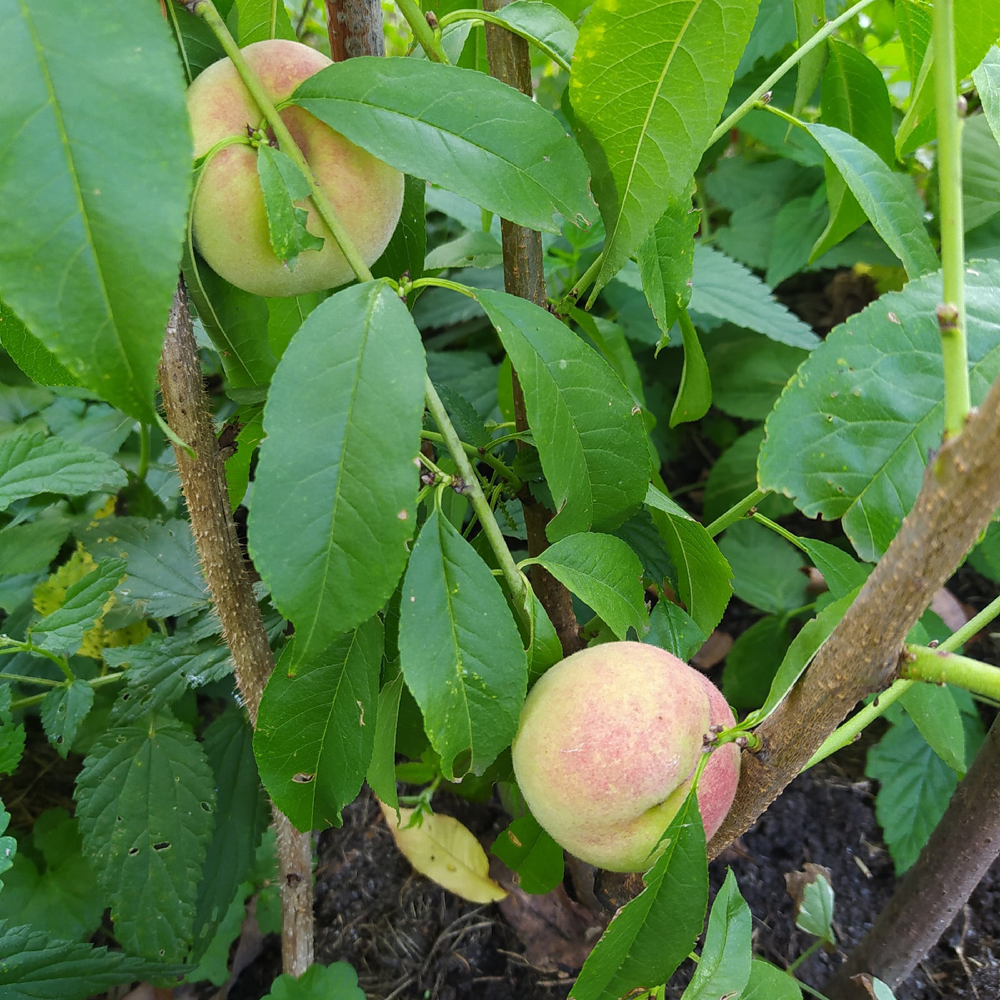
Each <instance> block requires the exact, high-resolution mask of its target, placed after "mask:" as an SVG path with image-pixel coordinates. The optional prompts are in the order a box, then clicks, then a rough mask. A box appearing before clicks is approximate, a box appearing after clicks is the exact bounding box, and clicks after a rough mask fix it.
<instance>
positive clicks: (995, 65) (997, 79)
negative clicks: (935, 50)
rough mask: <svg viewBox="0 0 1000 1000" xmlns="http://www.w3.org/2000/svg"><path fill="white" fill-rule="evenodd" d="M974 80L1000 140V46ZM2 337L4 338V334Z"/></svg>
mask: <svg viewBox="0 0 1000 1000" xmlns="http://www.w3.org/2000/svg"><path fill="white" fill-rule="evenodd" d="M972 82H973V83H974V84H975V85H976V92H977V93H978V94H979V100H980V101H981V102H982V105H983V114H984V115H985V116H986V120H987V121H988V122H989V123H990V128H991V129H992V131H993V135H994V137H995V138H996V140H997V142H1000V48H998V47H997V46H996V45H993V46H991V48H990V50H989V52H987V53H986V57H985V58H984V59H983V61H982V62H981V63H980V64H979V66H978V67H977V68H976V69H975V70H974V71H973V73H972ZM0 334H2V330H0ZM0 339H3V338H2V336H0ZM36 381H37V379H36Z"/></svg>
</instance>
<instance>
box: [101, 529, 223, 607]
mask: <svg viewBox="0 0 1000 1000" xmlns="http://www.w3.org/2000/svg"><path fill="white" fill-rule="evenodd" d="M82 540H83V543H84V545H86V547H87V550H88V551H89V552H90V553H91V554H92V555H93V556H94V557H95V558H96V559H102V560H103V559H105V558H108V557H116V556H117V557H120V558H123V559H125V560H126V564H127V567H126V568H127V570H128V576H127V577H126V578H125V581H124V583H121V584H119V585H118V587H117V588H116V589H115V593H116V594H117V595H118V596H119V597H120V598H122V600H124V601H125V602H126V603H135V604H138V605H139V606H140V607H141V608H142V610H143V611H144V612H145V614H147V615H150V616H151V617H153V618H169V617H172V616H175V615H182V614H185V613H187V612H190V611H197V610H199V609H201V608H204V607H207V606H208V593H207V590H206V587H205V581H204V579H203V578H202V575H201V570H200V569H199V567H198V552H197V550H196V549H195V544H194V536H193V535H192V534H191V525H190V524H189V523H188V522H187V521H181V520H171V521H167V522H166V523H163V524H161V523H159V522H157V521H148V520H146V519H145V518H141V517H116V518H114V519H111V520H104V521H98V522H97V524H96V526H94V527H92V528H89V529H88V530H87V531H85V532H83V533H82Z"/></svg>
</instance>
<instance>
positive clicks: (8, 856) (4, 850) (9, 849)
mask: <svg viewBox="0 0 1000 1000" xmlns="http://www.w3.org/2000/svg"><path fill="white" fill-rule="evenodd" d="M9 823H10V813H9V812H7V810H6V809H5V808H4V806H3V802H0V875H3V874H4V873H5V872H8V871H10V867H11V865H13V864H14V857H15V855H16V854H17V841H16V840H15V839H14V838H13V837H8V836H6V833H7V825H8V824H9ZM3 888H4V884H3V879H0V892H2V891H3ZM0 974H2V966H0Z"/></svg>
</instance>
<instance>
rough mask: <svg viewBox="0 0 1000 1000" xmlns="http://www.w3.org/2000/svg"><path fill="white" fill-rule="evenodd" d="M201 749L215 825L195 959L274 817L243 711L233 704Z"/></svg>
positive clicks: (196, 925)
mask: <svg viewBox="0 0 1000 1000" xmlns="http://www.w3.org/2000/svg"><path fill="white" fill-rule="evenodd" d="M202 747H203V749H204V751H205V756H206V757H207V758H208V763H209V765H210V767H211V768H212V775H213V781H214V784H215V815H216V822H215V829H214V830H213V831H212V839H211V840H210V841H209V843H208V850H207V852H206V854H205V865H204V867H203V869H202V876H201V882H200V883H199V885H198V896H197V901H196V904H195V918H194V952H195V955H201V954H203V953H204V951H205V948H206V947H207V946H208V945H209V944H210V943H211V940H212V936H213V935H214V933H215V931H216V928H218V926H219V924H220V922H221V921H222V919H223V918H224V917H225V915H226V910H227V908H228V907H229V905H230V903H231V902H232V901H233V899H234V897H235V896H236V893H237V888H238V886H239V885H240V883H241V882H243V881H244V880H245V879H246V878H247V877H248V875H249V873H250V870H251V868H252V867H253V863H254V857H255V855H256V851H257V848H258V847H259V846H260V842H261V838H262V837H263V835H264V831H265V830H266V829H267V827H268V824H269V823H270V819H271V816H270V813H271V810H270V809H269V808H268V803H267V800H266V799H265V797H264V794H263V791H262V789H261V786H260V776H259V775H258V774H257V764H256V762H255V761H254V756H253V730H252V729H251V728H250V725H249V723H248V721H247V719H246V716H245V715H244V713H243V712H241V711H240V710H239V709H237V708H236V706H235V705H230V707H229V708H228V709H226V711H225V712H223V713H222V715H220V716H219V717H218V718H217V719H215V721H214V722H212V723H211V724H210V725H209V726H208V728H207V729H206V730H205V736H204V740H203V742H202ZM241 902H242V900H241ZM240 909H241V914H242V909H243V908H242V906H241V908H240ZM241 919H242V917H241Z"/></svg>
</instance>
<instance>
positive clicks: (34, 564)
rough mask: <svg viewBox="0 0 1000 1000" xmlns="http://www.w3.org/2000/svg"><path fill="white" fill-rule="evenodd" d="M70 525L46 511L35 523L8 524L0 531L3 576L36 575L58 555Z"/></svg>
mask: <svg viewBox="0 0 1000 1000" xmlns="http://www.w3.org/2000/svg"><path fill="white" fill-rule="evenodd" d="M72 524H73V522H72V521H71V520H70V519H69V518H68V517H64V516H63V514H62V513H61V512H60V511H59V510H58V508H54V507H53V508H50V511H49V513H47V514H45V513H43V514H42V515H41V516H40V517H39V518H38V520H37V521H29V522H27V523H26V524H9V525H7V527H6V528H4V529H3V530H2V531H0V566H2V567H3V575H4V576H14V575H15V574H18V573H39V572H42V571H43V570H48V568H49V563H51V562H52V560H53V559H55V557H56V556H57V555H58V554H59V550H60V549H61V548H62V546H63V543H64V542H65V541H66V538H67V536H68V535H69V532H70V528H71V527H72Z"/></svg>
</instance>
